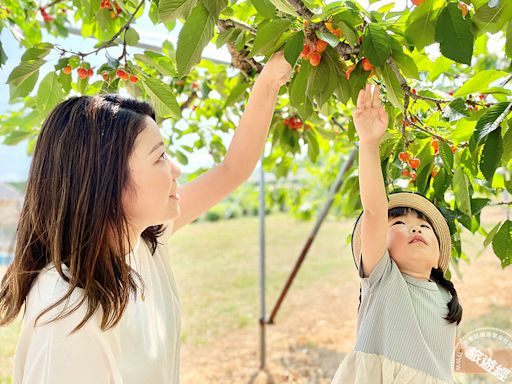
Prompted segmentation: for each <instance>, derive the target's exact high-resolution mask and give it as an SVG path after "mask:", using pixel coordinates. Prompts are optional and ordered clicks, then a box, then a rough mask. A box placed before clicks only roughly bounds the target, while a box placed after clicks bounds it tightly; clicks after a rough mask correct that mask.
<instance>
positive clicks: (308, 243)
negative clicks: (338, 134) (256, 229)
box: [267, 149, 357, 324]
mask: <svg viewBox="0 0 512 384" xmlns="http://www.w3.org/2000/svg"><path fill="white" fill-rule="evenodd" d="M356 153H357V149H353V150H352V152H350V154H349V156H348V159H347V161H346V162H345V163H344V164H343V166H342V167H341V169H340V170H339V172H338V175H337V176H336V180H335V182H334V184H333V185H332V186H331V190H330V191H329V196H328V198H327V202H326V203H325V205H324V208H323V209H322V212H321V213H320V216H319V217H318V219H317V221H316V223H315V226H314V227H313V230H312V231H311V233H310V234H309V237H308V239H307V240H306V244H304V247H303V248H302V251H301V253H300V255H299V258H298V259H297V261H296V262H295V266H294V267H293V270H292V272H291V273H290V276H289V277H288V280H287V281H286V284H285V286H284V288H283V290H282V291H281V295H280V296H279V298H278V299H277V303H276V305H275V306H274V309H273V310H272V314H271V315H270V318H269V319H268V321H267V323H268V324H274V319H275V317H276V315H277V312H278V311H279V308H280V307H281V304H282V302H283V300H284V298H285V296H286V294H287V293H288V290H289V289H290V286H291V285H292V282H293V280H294V279H295V275H297V272H299V269H300V267H301V265H302V262H303V261H304V259H305V258H306V255H307V253H308V251H309V249H310V248H311V245H312V244H313V240H315V238H316V235H317V234H318V230H319V229H320V226H321V225H322V223H323V221H324V220H325V218H326V217H327V214H328V213H329V209H330V208H331V206H332V203H333V202H334V196H335V195H336V193H338V191H339V189H340V187H341V185H342V184H343V179H344V177H345V173H346V172H347V170H348V169H349V168H350V166H351V165H352V163H353V162H354V158H355V156H356Z"/></svg>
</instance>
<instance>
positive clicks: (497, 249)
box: [492, 220, 512, 268]
mask: <svg viewBox="0 0 512 384" xmlns="http://www.w3.org/2000/svg"><path fill="white" fill-rule="evenodd" d="M492 249H493V250H494V253H495V254H496V256H498V258H499V259H500V260H501V266H502V268H505V267H506V266H508V265H510V263H512V221H511V220H505V221H504V222H503V224H502V226H501V228H500V229H499V231H498V232H497V233H496V235H494V238H493V239H492Z"/></svg>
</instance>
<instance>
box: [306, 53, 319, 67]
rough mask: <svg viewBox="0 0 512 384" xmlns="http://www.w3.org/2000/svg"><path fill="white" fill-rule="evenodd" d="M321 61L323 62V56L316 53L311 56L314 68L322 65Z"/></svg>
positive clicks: (310, 60) (310, 59)
mask: <svg viewBox="0 0 512 384" xmlns="http://www.w3.org/2000/svg"><path fill="white" fill-rule="evenodd" d="M320 60H322V56H320V53H318V52H316V51H315V52H313V53H312V54H311V55H310V56H309V62H310V63H311V65H312V66H313V67H317V66H318V65H319V64H320Z"/></svg>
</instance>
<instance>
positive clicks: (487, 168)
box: [480, 128, 503, 183]
mask: <svg viewBox="0 0 512 384" xmlns="http://www.w3.org/2000/svg"><path fill="white" fill-rule="evenodd" d="M502 154H503V139H502V137H501V129H500V128H498V129H496V130H495V131H493V132H491V134H489V136H487V140H486V141H485V145H484V148H483V150H482V157H481V159H480V170H481V171H482V174H483V175H484V176H485V178H486V180H487V181H488V182H489V183H492V179H493V177H494V173H495V172H496V168H498V166H499V165H500V161H501V155H502Z"/></svg>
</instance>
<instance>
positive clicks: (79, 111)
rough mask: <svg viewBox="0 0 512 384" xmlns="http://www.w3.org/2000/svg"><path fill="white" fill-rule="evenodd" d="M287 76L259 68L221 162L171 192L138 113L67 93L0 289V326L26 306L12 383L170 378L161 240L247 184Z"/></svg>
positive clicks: (136, 108) (175, 353)
mask: <svg viewBox="0 0 512 384" xmlns="http://www.w3.org/2000/svg"><path fill="white" fill-rule="evenodd" d="M291 70H292V69H291V66H290V65H289V64H288V63H287V61H286V60H285V59H284V55H283V53H282V52H278V53H276V54H275V55H274V56H273V57H272V58H271V59H270V60H269V62H268V63H267V64H266V65H265V68H264V70H263V72H262V73H261V74H260V76H259V78H258V79H257V81H256V83H255V84H254V87H253V90H252V93H251V96H250V98H249V101H248V104H247V107H246V110H245V112H244V114H243V116H242V118H241V120H240V123H239V126H238V128H237V130H236V132H235V135H234V137H233V140H232V142H231V145H230V147H229V149H228V151H227V153H226V157H225V159H224V161H223V162H222V163H221V164H220V165H218V166H216V167H215V168H213V169H212V170H210V171H209V172H207V173H205V174H204V175H202V176H200V177H199V178H197V179H196V180H195V181H194V182H192V183H190V184H187V185H184V186H181V187H180V186H179V185H178V182H177V179H178V177H179V176H180V170H179V168H178V167H177V166H176V165H175V164H174V162H172V161H171V160H169V159H168V158H167V157H166V152H165V147H164V143H163V140H162V136H161V134H160V130H159V127H158V126H157V124H156V122H155V113H154V111H153V109H152V108H151V107H150V106H149V105H148V104H147V103H144V102H140V101H136V100H132V99H126V98H122V97H119V96H117V95H106V96H105V95H100V96H94V97H90V96H82V97H72V98H70V99H69V100H66V101H64V102H63V103H61V104H60V105H58V106H57V107H56V108H55V109H54V110H53V111H52V112H51V113H50V115H49V116H48V118H47V119H46V121H45V122H44V124H43V126H42V129H41V132H40V135H39V138H38V141H37V145H36V149H35V152H34V158H33V160H32V165H31V169H30V174H29V180H28V184H27V192H26V198H25V202H24V206H23V210H22V213H21V218H20V222H19V227H18V233H17V247H16V255H15V258H14V262H13V264H12V265H11V266H10V267H9V269H8V271H7V273H6V275H5V276H4V278H3V280H2V284H1V286H0V325H5V324H8V323H9V322H11V321H13V320H14V319H16V317H17V315H18V314H19V312H20V311H21V309H22V307H23V306H24V311H23V326H22V330H21V336H20V339H19V342H18V345H17V350H16V355H15V361H14V383H30V384H39V383H41V384H43V383H52V384H59V383H74V384H79V383H84V384H85V383H87V384H92V383H95V384H100V383H116V384H117V383H123V384H128V383H136V384H140V383H152V384H153V383H155V384H156V383H158V384H165V383H173V384H177V383H178V382H179V338H180V309H179V300H178V295H177V292H176V285H175V282H174V278H173V274H172V271H171V267H170V257H169V249H168V237H169V236H170V235H171V233H173V232H175V231H177V230H178V229H180V228H181V227H183V226H184V225H186V224H188V223H190V222H192V221H193V220H194V219H196V218H197V217H198V216H200V215H201V214H202V213H204V212H205V211H206V210H208V209H209V208H210V207H212V206H213V205H214V204H215V203H217V202H219V201H220V200H222V199H224V198H225V197H226V196H227V195H228V194H229V193H230V192H231V191H233V190H234V189H235V188H237V187H238V186H239V185H240V184H241V183H242V182H244V181H245V180H246V179H247V178H248V177H249V176H250V175H251V173H252V170H253V168H254V167H255V165H256V163H257V161H258V159H259V157H260V154H261V151H262V149H263V146H264V143H265V139H266V136H267V132H268V128H269V126H270V122H271V120H272V115H273V111H274V108H275V102H276V97H277V93H278V91H279V88H280V87H281V85H283V84H284V83H286V81H287V80H288V78H289V76H290V74H291ZM205 257H207V255H205Z"/></svg>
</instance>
